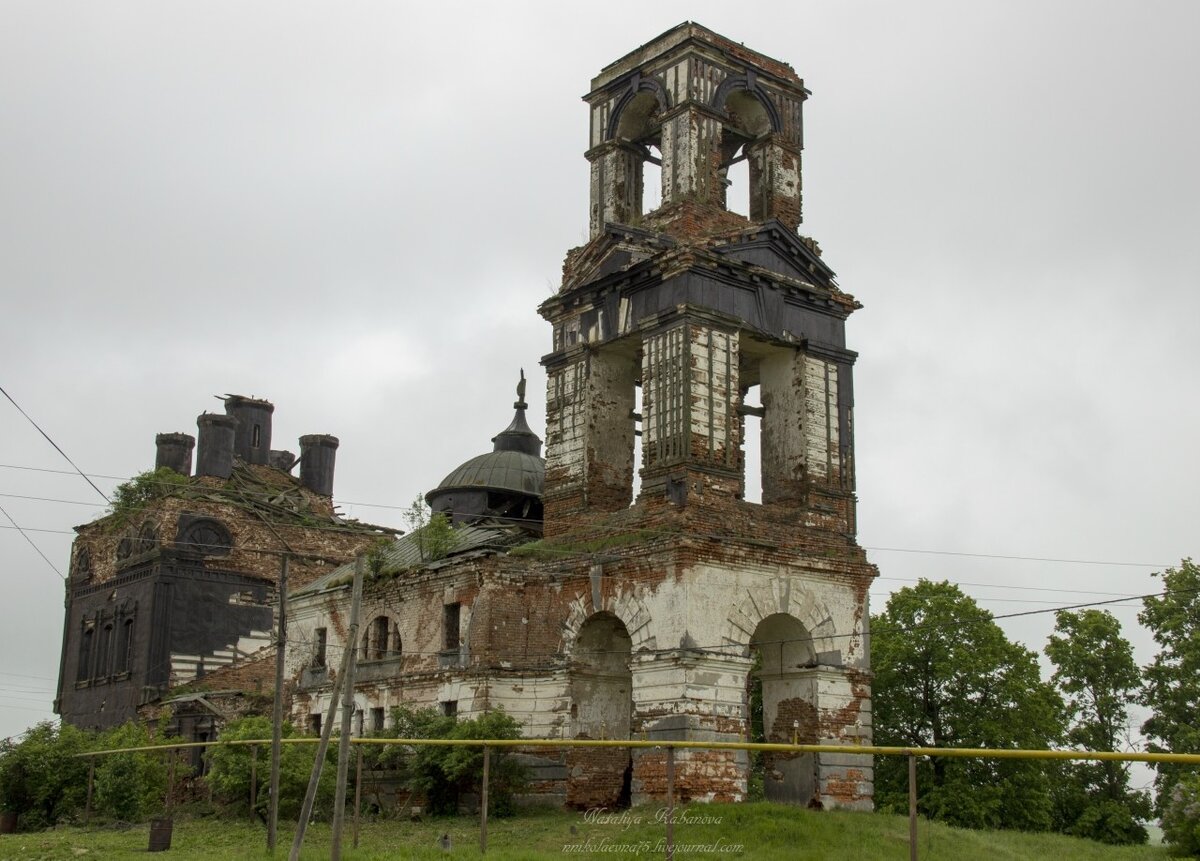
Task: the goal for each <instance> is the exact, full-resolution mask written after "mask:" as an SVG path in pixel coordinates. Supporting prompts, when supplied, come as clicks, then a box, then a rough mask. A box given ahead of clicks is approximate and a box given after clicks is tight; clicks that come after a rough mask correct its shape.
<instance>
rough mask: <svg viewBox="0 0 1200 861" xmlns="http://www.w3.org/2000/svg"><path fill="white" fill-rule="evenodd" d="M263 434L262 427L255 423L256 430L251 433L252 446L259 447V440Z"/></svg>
mask: <svg viewBox="0 0 1200 861" xmlns="http://www.w3.org/2000/svg"><path fill="white" fill-rule="evenodd" d="M261 434H262V427H261V426H260V425H255V426H254V432H253V433H251V434H250V447H251V448H258V447H259V445H260V444H261V443H260V442H259V440H260V438H261Z"/></svg>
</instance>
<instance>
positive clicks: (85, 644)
mask: <svg viewBox="0 0 1200 861" xmlns="http://www.w3.org/2000/svg"><path fill="white" fill-rule="evenodd" d="M95 635H96V629H95V628H94V627H92V626H91V625H89V626H87V627H86V628H84V629H83V639H82V640H80V642H79V667H78V669H77V670H76V673H75V680H76V681H79V682H86V681H87V680H88V679H90V678H91V677H92V643H93V641H94V640H95V638H96V636H95Z"/></svg>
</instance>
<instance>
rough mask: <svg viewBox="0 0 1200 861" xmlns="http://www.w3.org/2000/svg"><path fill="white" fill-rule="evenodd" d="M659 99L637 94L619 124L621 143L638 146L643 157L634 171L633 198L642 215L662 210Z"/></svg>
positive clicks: (622, 111)
mask: <svg viewBox="0 0 1200 861" xmlns="http://www.w3.org/2000/svg"><path fill="white" fill-rule="evenodd" d="M659 109H660V105H659V100H658V96H657V95H656V94H655V93H652V92H649V91H642V92H639V93H637V94H636V95H634V96H633V97H632V98H631V99H630V100H629V102H628V103H627V104H626V105H625V106H624V108H623V109H622V110H621V116H620V119H619V120H618V122H617V129H616V137H617V139H618V140H620V141H622V142H625V143H628V144H629V145H630V146H632V147H634V148H635V149H636V150H637V151H638V154H639V156H640V159H639V160H638V161H637V164H636V166H635V167H634V168H633V170H634V173H635V175H634V177H633V182H634V186H635V188H636V192H635V194H634V195H633V197H634V201H635V204H636V205H637V207H638V213H637V214H638V215H639V216H642V215H646V214H647V213H649V212H653V211H654V210H656V209H658V208H659V207H660V206H661V205H662V202H663V194H662V125H661V123H660V121H659V119H658V115H659Z"/></svg>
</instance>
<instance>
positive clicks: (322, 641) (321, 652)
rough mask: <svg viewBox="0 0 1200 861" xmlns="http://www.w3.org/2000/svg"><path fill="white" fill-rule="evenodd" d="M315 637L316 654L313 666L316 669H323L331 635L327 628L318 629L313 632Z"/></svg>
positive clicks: (314, 653)
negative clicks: (326, 648)
mask: <svg viewBox="0 0 1200 861" xmlns="http://www.w3.org/2000/svg"><path fill="white" fill-rule="evenodd" d="M313 636H314V639H315V643H314V652H313V666H314V667H323V666H325V647H326V645H327V644H328V642H329V635H328V633H327V631H326V629H325V628H317V629H316V630H315V631H314V632H313Z"/></svg>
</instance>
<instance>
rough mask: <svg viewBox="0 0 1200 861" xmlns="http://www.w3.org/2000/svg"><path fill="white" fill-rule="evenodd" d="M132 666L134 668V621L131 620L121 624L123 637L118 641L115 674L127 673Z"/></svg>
mask: <svg viewBox="0 0 1200 861" xmlns="http://www.w3.org/2000/svg"><path fill="white" fill-rule="evenodd" d="M131 666H133V619H132V618H129V619H126V620H125V621H124V622H122V623H121V635H120V637H119V638H118V639H117V654H116V666H114V667H113V672H114V673H116V674H118V675H119V674H121V673H127V672H129V668H130V667H131Z"/></svg>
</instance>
